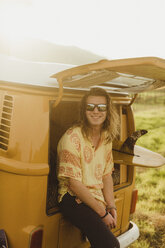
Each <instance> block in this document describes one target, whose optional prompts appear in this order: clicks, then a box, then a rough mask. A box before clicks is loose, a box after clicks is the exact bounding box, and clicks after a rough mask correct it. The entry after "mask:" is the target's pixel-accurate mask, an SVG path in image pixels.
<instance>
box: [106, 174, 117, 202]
mask: <svg viewBox="0 0 165 248" xmlns="http://www.w3.org/2000/svg"><path fill="white" fill-rule="evenodd" d="M103 185H104V186H103V195H104V199H105V201H106V203H107V205H108V206H115V200H114V192H113V179H112V176H111V175H107V176H105V177H104V178H103Z"/></svg>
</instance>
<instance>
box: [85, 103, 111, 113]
mask: <svg viewBox="0 0 165 248" xmlns="http://www.w3.org/2000/svg"><path fill="white" fill-rule="evenodd" d="M95 108H97V109H98V111H99V112H105V111H106V110H107V105H106V104H93V103H88V104H87V105H86V110H87V111H94V109H95Z"/></svg>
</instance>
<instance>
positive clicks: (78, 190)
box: [69, 178, 105, 216]
mask: <svg viewBox="0 0 165 248" xmlns="http://www.w3.org/2000/svg"><path fill="white" fill-rule="evenodd" d="M69 187H70V189H71V190H72V191H73V192H74V193H75V195H76V196H77V197H78V198H79V199H80V200H81V201H82V202H84V203H85V204H86V205H88V206H89V207H90V208H92V209H93V210H94V211H95V212H96V213H98V214H99V215H100V216H103V215H104V214H105V208H104V207H103V206H102V205H101V204H99V203H98V201H97V200H96V199H95V198H94V197H93V196H92V194H91V193H90V191H89V190H88V188H87V187H86V186H85V185H84V184H82V183H81V182H79V181H77V180H75V179H71V178H70V179H69Z"/></svg>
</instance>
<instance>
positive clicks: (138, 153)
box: [52, 57, 165, 168]
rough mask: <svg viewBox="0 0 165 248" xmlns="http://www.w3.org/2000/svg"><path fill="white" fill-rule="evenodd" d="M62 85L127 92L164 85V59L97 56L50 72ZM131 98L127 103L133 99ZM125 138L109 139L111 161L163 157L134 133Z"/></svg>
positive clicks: (152, 162) (155, 161)
mask: <svg viewBox="0 0 165 248" xmlns="http://www.w3.org/2000/svg"><path fill="white" fill-rule="evenodd" d="M52 77H53V78H57V80H58V81H59V82H60V83H61V84H62V85H63V86H64V88H66V89H67V88H77V89H79V90H82V89H84V88H87V87H92V86H96V85H97V86H98V87H102V88H104V89H105V90H107V92H109V93H120V94H123V95H125V96H126V95H128V96H129V95H130V94H135V97H136V96H137V93H141V92H144V91H149V90H154V89H160V88H162V87H165V61H164V60H163V59H160V58H156V57H144V58H135V59H134V58H133V59H121V60H111V61H108V60H101V61H100V62H98V63H94V64H88V65H83V66H79V67H76V68H71V69H69V70H65V71H63V72H60V73H57V74H55V75H52ZM134 100H135V98H134V99H133V100H132V102H131V103H130V105H131V104H132V103H133V101H134ZM134 136H135V137H133V134H131V136H130V137H128V138H127V139H126V140H125V141H116V142H114V143H113V156H114V162H117V161H120V162H121V163H123V164H127V165H132V166H142V167H148V168H149V167H152V168H155V167H159V166H162V165H164V164H165V158H164V157H163V156H161V155H160V154H158V153H155V152H152V151H150V150H148V149H145V148H143V147H140V146H137V145H135V143H136V141H137V139H138V138H139V137H140V136H141V135H140V136H139V137H136V134H134Z"/></svg>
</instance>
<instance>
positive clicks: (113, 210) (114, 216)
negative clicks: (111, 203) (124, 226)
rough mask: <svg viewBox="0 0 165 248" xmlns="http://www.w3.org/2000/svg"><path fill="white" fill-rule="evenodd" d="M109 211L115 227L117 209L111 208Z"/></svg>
mask: <svg viewBox="0 0 165 248" xmlns="http://www.w3.org/2000/svg"><path fill="white" fill-rule="evenodd" d="M109 213H110V214H111V215H112V216H113V218H114V226H115V227H116V225H117V211H116V209H114V208H112V209H111V210H110V211H109Z"/></svg>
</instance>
